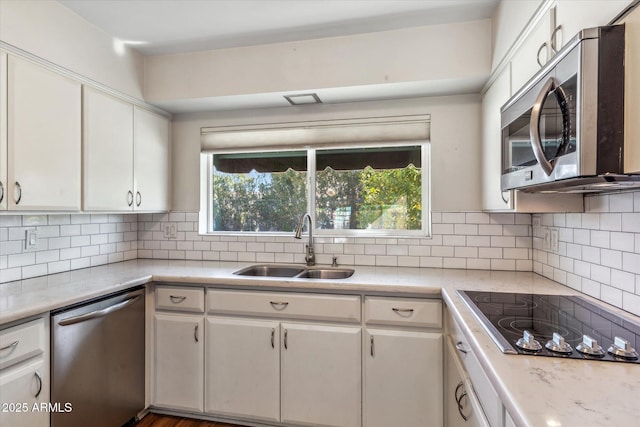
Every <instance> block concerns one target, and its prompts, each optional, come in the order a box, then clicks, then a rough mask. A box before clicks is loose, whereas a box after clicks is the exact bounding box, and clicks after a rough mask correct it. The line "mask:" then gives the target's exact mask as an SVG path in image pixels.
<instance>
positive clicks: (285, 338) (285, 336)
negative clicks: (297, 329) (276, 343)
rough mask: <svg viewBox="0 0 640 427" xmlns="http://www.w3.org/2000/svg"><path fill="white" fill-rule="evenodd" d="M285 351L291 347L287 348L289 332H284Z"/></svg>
mask: <svg viewBox="0 0 640 427" xmlns="http://www.w3.org/2000/svg"><path fill="white" fill-rule="evenodd" d="M284 349H285V350H288V349H289V347H287V330H286V329H285V330H284Z"/></svg>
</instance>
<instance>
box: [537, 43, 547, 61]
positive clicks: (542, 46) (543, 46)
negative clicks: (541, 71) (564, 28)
mask: <svg viewBox="0 0 640 427" xmlns="http://www.w3.org/2000/svg"><path fill="white" fill-rule="evenodd" d="M545 47H547V42H544V43H542V44H541V45H540V48H539V49H538V53H536V62H537V63H538V65H539V66H540V67H544V64H543V63H542V62H541V61H540V52H542V49H544V48H545ZM548 59H549V58H547V60H548ZM546 62H547V61H546V60H545V63H546Z"/></svg>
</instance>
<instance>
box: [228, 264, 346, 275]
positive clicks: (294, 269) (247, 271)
mask: <svg viewBox="0 0 640 427" xmlns="http://www.w3.org/2000/svg"><path fill="white" fill-rule="evenodd" d="M354 273H355V270H353V269H351V268H335V267H301V266H298V265H288V264H257V265H250V266H248V267H245V268H242V269H240V270H237V271H234V272H233V274H235V275H238V276H254V277H291V278H294V279H347V278H349V277H351V276H353V274H354Z"/></svg>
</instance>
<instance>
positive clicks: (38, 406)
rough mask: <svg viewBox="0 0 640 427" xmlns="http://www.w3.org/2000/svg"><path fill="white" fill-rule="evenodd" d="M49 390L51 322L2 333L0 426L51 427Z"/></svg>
mask: <svg viewBox="0 0 640 427" xmlns="http://www.w3.org/2000/svg"><path fill="white" fill-rule="evenodd" d="M49 387H50V382H49V323H48V318H47V319H46V321H45V318H40V319H36V320H32V321H29V322H26V323H22V324H20V325H16V326H12V327H9V328H6V329H3V330H1V331H0V426H3V427H4V426H11V427H46V426H49V415H50V413H49V411H48V409H49ZM63 404H64V403H63Z"/></svg>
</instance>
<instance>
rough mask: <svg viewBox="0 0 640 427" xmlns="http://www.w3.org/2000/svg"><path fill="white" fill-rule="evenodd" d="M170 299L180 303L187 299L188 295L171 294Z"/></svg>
mask: <svg viewBox="0 0 640 427" xmlns="http://www.w3.org/2000/svg"><path fill="white" fill-rule="evenodd" d="M169 299H170V300H171V302H172V303H174V304H180V303H181V302H182V301H184V300H186V299H187V297H185V296H182V295H169Z"/></svg>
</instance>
